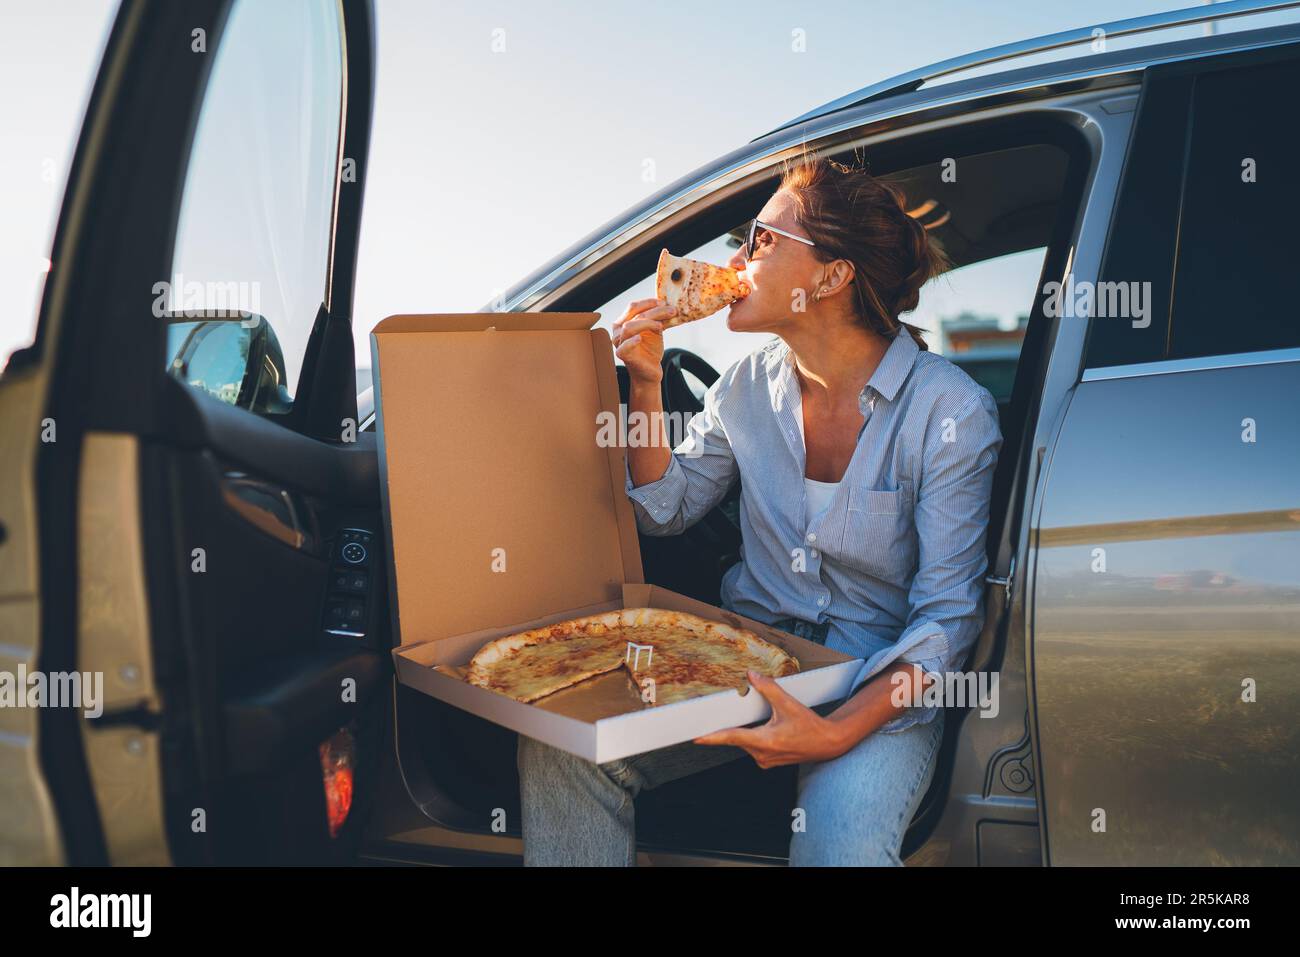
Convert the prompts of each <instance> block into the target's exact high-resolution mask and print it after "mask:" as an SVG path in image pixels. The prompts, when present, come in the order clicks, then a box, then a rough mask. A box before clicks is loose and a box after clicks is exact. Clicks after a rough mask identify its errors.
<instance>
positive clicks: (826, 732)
mask: <svg viewBox="0 0 1300 957" xmlns="http://www.w3.org/2000/svg"><path fill="white" fill-rule="evenodd" d="M904 202H905V197H904V195H903V192H902V190H901V189H899V188H898V187H896V186H894V185H891V184H888V183H885V182H882V181H880V180H877V179H875V178H874V177H872V176H871V175H870V174H868V173H867V172H866V171H865V170H862V169H855V168H849V167H847V166H843V165H841V164H838V163H835V162H832V161H829V160H825V159H816V158H813V157H810V156H804V157H801V158H800V159H799V160H797V161H796V162H795V163H794V164H793V165H791V166H789V167H787V169H786V171H785V175H784V176H783V178H782V181H781V185H780V187H779V188H778V189H777V191H776V193H775V194H774V195H773V196H772V198H771V199H770V200H768V202H767V204H766V205H765V206H764V207H763V209H762V211H761V212H760V213H759V215H758V218H757V220H756V221H755V223H754V225H753V226H752V227H751V230H750V234H749V239H748V241H747V242H746V243H745V245H744V246H743V247H742V248H741V250H740V251H739V252H738V253H737V254H736V256H735V257H733V259H732V260H731V263H730V265H731V266H732V267H733V268H735V269H738V270H740V271H741V272H742V276H743V279H744V281H745V282H746V283H748V285H749V287H750V290H751V292H750V294H749V296H748V297H746V298H745V299H742V300H741V301H739V302H737V303H736V304H734V305H733V306H732V307H731V311H730V314H729V316H728V318H727V327H728V328H729V329H731V330H733V331H735V332H763V333H774V334H775V335H776V337H777V338H776V339H775V340H773V341H772V342H771V343H769V344H768V345H765V346H763V347H762V348H760V349H757V350H755V351H754V352H752V353H751V354H750V355H749V356H747V357H746V358H744V359H742V360H741V361H739V362H737V363H736V364H735V365H733V366H731V368H729V369H728V370H727V371H726V372H725V373H723V375H722V376H721V377H720V378H719V380H718V381H717V382H716V383H714V385H713V386H712V387H710V388H709V390H708V391H707V393H706V394H705V400H704V411H703V412H701V413H700V414H698V415H696V416H695V417H694V418H693V419H692V420H691V422H690V425H689V428H688V430H687V437H686V438H685V440H684V441H683V442H682V443H681V445H679V446H678V448H677V449H676V450H675V451H670V450H669V449H668V448H667V447H666V445H652V446H642V447H638V448H630V449H629V450H628V466H627V472H628V474H627V493H628V496H629V497H630V498H631V500H632V502H633V508H634V511H635V513H636V517H637V524H638V526H639V528H640V529H641V530H642V531H643V532H645V533H646V534H650V535H674V534H679V533H681V532H682V530H683V529H685V528H687V527H688V526H690V525H691V524H692V523H694V522H696V521H698V520H699V519H700V518H701V517H702V516H703V515H704V514H705V513H707V512H708V511H709V510H710V509H711V508H713V507H714V506H715V505H716V504H717V503H718V502H719V501H720V500H721V499H722V497H723V496H724V495H725V494H726V492H727V490H728V488H729V487H730V486H731V484H732V483H733V482H734V481H735V479H736V478H737V477H740V478H742V479H743V483H742V493H741V502H740V525H741V534H742V540H743V545H742V549H741V555H742V559H741V561H740V562H739V563H738V564H736V565H733V566H732V567H731V568H730V569H728V570H727V573H726V575H724V576H723V581H722V593H721V597H722V604H723V605H724V607H726V608H729V609H731V610H733V611H736V612H737V613H739V614H742V615H747V616H749V617H751V618H754V619H756V620H759V621H763V622H766V623H770V624H773V625H775V626H776V627H778V628H782V629H785V630H788V631H791V632H793V633H795V634H798V635H800V636H802V637H805V638H810V639H812V640H814V641H818V642H821V643H824V644H825V645H826V646H827V647H829V648H834V649H836V650H838V651H842V652H846V653H848V654H850V655H853V656H854V657H858V658H862V659H863V660H864V661H865V664H864V666H863V667H862V669H861V672H860V673H859V675H858V676H857V678H856V680H855V681H854V688H853V691H852V692H851V693H850V695H849V696H848V697H847V698H846V699H845V700H844V701H843V702H842V703H841V704H840V705H839V706H838V707H836V708H834V709H833V710H832V709H831V708H822V709H820V710H819V711H814V710H812V709H809V708H807V707H805V706H804V705H802V704H800V703H799V702H797V701H795V700H794V699H793V698H792V697H790V696H789V695H787V694H786V693H785V692H784V691H783V690H782V689H781V688H780V687H779V686H778V685H777V684H776V682H775V681H773V680H771V679H768V678H764V677H762V676H758V675H751V682H752V684H753V686H754V687H755V688H756V689H757V690H758V691H759V692H760V693H762V694H763V695H764V697H766V698H767V700H768V701H769V702H770V704H771V706H772V712H773V713H772V718H771V720H770V721H768V722H767V723H766V724H764V725H762V726H760V727H757V728H736V729H731V730H728V731H720V732H717V733H714V734H709V735H706V736H704V737H702V738H699V739H697V740H696V741H695V742H686V743H684V744H681V745H677V746H674V747H671V748H664V749H662V750H659V751H652V752H649V753H646V754H642V755H637V756H635V757H632V758H628V759H624V760H620V761H613V762H609V763H606V764H602V765H596V764H592V763H591V762H588V761H585V760H583V759H581V758H577V757H574V756H572V755H569V754H567V753H565V752H562V751H559V750H557V749H554V748H551V747H548V746H547V745H543V744H540V743H538V742H537V741H534V740H532V739H529V738H522V737H521V738H520V742H519V753H518V762H519V772H520V790H521V798H522V804H523V835H524V859H525V863H527V864H627V865H630V864H634V863H635V861H636V837H635V824H634V807H633V798H634V797H635V796H636V794H637V793H638V792H639V791H640V790H641V789H642V788H647V787H655V786H657V785H659V784H661V783H663V782H665V781H670V780H673V779H674V778H677V777H681V776H682V775H685V774H689V773H692V772H693V771H697V770H701V769H703V768H707V767H711V766H714V765H717V764H720V763H722V762H725V761H728V760H732V759H733V758H736V757H741V756H743V755H745V754H746V753H748V754H749V755H750V756H751V757H752V758H753V759H754V760H755V761H756V762H757V763H758V764H759V765H760V766H761V767H764V768H770V767H776V766H778V765H784V764H798V765H799V790H798V802H797V805H796V806H797V808H798V809H801V810H802V812H803V813H802V814H798V813H795V814H794V815H793V816H792V818H791V820H792V821H793V822H794V826H793V828H792V831H793V833H792V837H791V842H790V861H791V863H792V864H894V865H897V864H900V863H901V861H900V859H899V848H900V845H901V844H902V840H903V835H904V833H905V831H906V828H907V825H908V823H909V822H910V821H911V819H912V816H913V814H914V813H915V810H916V807H917V805H918V804H919V803H920V800H921V798H922V796H923V795H924V794H925V789H926V787H927V786H928V785H929V783H930V780H931V778H932V777H933V775H934V768H935V761H936V759H937V754H938V747H939V742H940V740H941V737H942V734H943V711H942V710H941V709H939V708H932V707H924V706H922V705H921V704H919V703H917V702H920V701H921V700H922V691H923V688H924V684H923V682H924V681H926V680H928V679H926V678H925V677H924V676H925V675H926V674H927V673H943V672H949V671H956V670H958V669H960V668H961V667H962V664H963V662H964V659H965V656H966V654H967V652H968V651H969V650H970V648H971V646H972V644H973V643H974V641H975V638H976V636H977V635H978V633H979V630H980V627H981V624H982V612H981V603H982V597H983V577H984V571H985V566H986V558H985V550H984V543H985V534H986V530H987V526H988V511H989V496H990V492H991V487H992V479H993V469H994V465H995V463H996V460H997V453H998V448H999V446H1000V445H1001V442H1002V438H1001V435H1000V432H999V429H998V417H997V406H996V405H995V404H994V401H993V397H992V396H991V395H990V394H989V393H988V391H987V390H986V389H983V388H982V387H980V386H979V385H977V384H976V383H975V382H974V381H973V380H972V379H971V378H970V377H969V376H967V375H966V374H965V373H964V372H962V371H961V370H960V369H958V368H957V367H956V366H954V365H953V364H952V363H950V362H948V361H947V360H946V359H943V358H942V357H940V356H937V355H934V354H933V353H930V352H928V351H927V350H926V345H925V342H924V341H923V340H922V338H921V335H920V333H919V331H918V330H916V329H915V328H913V327H911V326H908V325H906V324H905V323H902V322H900V320H899V318H898V317H899V314H900V313H905V312H908V311H910V310H912V309H914V308H916V305H917V300H918V297H919V292H920V289H921V287H922V286H923V285H924V284H925V282H926V281H927V280H928V279H930V278H931V276H933V275H935V274H937V273H938V272H939V271H941V270H942V268H943V267H944V265H945V263H944V260H943V256H942V253H941V252H940V251H939V250H938V249H937V247H936V246H935V245H934V244H933V243H932V242H931V241H930V239H929V237H928V235H927V233H926V231H925V229H924V228H923V227H922V226H921V225H920V224H919V223H918V222H917V221H916V220H915V219H913V218H912V217H910V216H908V215H907V213H906V210H905V206H904ZM671 315H672V309H671V308H670V307H668V306H667V305H665V304H664V303H662V302H659V301H656V300H653V299H650V300H643V301H640V302H635V303H633V304H632V305H630V306H629V307H628V309H627V311H626V313H624V315H623V317H622V319H621V320H620V321H619V322H618V323H616V324H615V326H614V344H615V348H616V351H617V354H618V357H619V358H620V359H622V360H623V362H624V364H625V365H626V366H627V370H628V374H629V376H630V383H631V386H630V395H629V400H628V405H629V412H634V411H639V412H644V413H659V412H662V405H661V397H660V376H661V369H660V359H661V357H662V354H663V338H662V335H661V332H662V329H663V322H664V320H665V319H667V318H668V317H669V316H671ZM651 421H658V419H655V418H652V419H651Z"/></svg>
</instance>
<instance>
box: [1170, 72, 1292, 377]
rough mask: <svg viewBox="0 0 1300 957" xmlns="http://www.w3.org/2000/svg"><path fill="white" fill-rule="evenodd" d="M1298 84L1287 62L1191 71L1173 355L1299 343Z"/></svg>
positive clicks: (1172, 337) (1252, 349)
mask: <svg viewBox="0 0 1300 957" xmlns="http://www.w3.org/2000/svg"><path fill="white" fill-rule="evenodd" d="M1296 90H1300V62H1295V61H1293V62H1289V63H1276V64H1270V65H1267V66H1259V67H1253V68H1250V69H1242V70H1231V71H1224V72H1219V73H1206V74H1203V75H1201V76H1199V77H1197V79H1196V86H1195V89H1194V91H1193V105H1192V129H1191V137H1190V141H1189V144H1190V145H1189V150H1188V168H1187V176H1186V183H1185V186H1184V192H1183V197H1184V198H1183V210H1182V228H1181V233H1180V236H1179V242H1178V265H1177V268H1176V271H1175V276H1174V305H1173V321H1172V328H1171V334H1170V348H1169V355H1170V357H1171V358H1184V357H1192V356H1206V355H1222V354H1228V353H1234V352H1252V351H1257V350H1263V349H1278V348H1293V347H1297V346H1300V312H1297V310H1296V307H1295V284H1294V278H1293V277H1294V275H1295V270H1296V257H1297V252H1298V251H1300V250H1298V249H1297V244H1296V240H1295V233H1294V229H1295V223H1294V220H1295V217H1296V214H1297V213H1298V212H1300V176H1298V175H1297V170H1296V166H1295V162H1296V157H1297V156H1300V127H1298V126H1297V124H1296V123H1295V118H1294V114H1293V113H1292V112H1291V111H1290V110H1289V108H1288V107H1287V106H1286V104H1289V103H1291V102H1292V99H1293V97H1294V95H1295V92H1296Z"/></svg>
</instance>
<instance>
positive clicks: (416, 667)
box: [371, 313, 861, 762]
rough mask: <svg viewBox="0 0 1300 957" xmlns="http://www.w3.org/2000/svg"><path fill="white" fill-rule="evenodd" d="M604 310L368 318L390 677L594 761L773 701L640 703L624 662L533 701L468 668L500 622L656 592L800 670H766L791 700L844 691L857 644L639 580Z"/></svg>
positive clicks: (569, 612) (646, 747) (725, 697)
mask: <svg viewBox="0 0 1300 957" xmlns="http://www.w3.org/2000/svg"><path fill="white" fill-rule="evenodd" d="M599 318H600V317H599V316H598V315H597V314H595V313H506V314H501V313H472V314H463V315H427V316H393V317H390V318H388V319H385V320H384V321H383V322H381V323H380V324H379V325H378V326H376V327H375V329H374V331H373V332H372V333H371V352H372V359H373V370H374V377H375V395H376V407H377V410H378V430H379V462H380V481H381V490H382V495H383V506H384V519H385V522H386V523H387V526H388V542H389V552H388V560H389V566H390V567H389V572H390V574H389V582H390V588H391V602H390V605H391V608H392V613H393V630H394V635H395V636H396V637H397V639H398V647H396V648H394V649H393V661H394V664H395V666H396V671H397V680H398V681H399V682H401V683H402V684H404V685H406V686H408V687H411V688H414V689H416V690H418V691H421V692H423V693H425V694H428V695H431V696H433V697H435V698H438V699H440V700H442V701H446V702H448V703H449V704H452V705H455V706H456V707H458V708H462V709H464V710H466V711H469V712H471V713H473V714H476V715H478V716H480V717H482V718H485V719H487V720H489V721H492V722H495V723H496V724H499V725H503V726H505V727H507V728H511V729H513V730H515V731H518V732H519V733H521V734H525V735H528V736H530V737H532V738H536V739H537V740H539V741H543V742H545V743H547V744H550V745H553V746H555V747H558V748H562V749H563V750H565V751H569V752H571V753H572V754H576V755H578V756H580V757H583V758H586V759H588V760H590V761H597V762H603V761H611V760H614V759H616V758H621V757H627V756H628V755H633V754H639V753H641V752H645V751H651V750H654V749H656V748H661V747H666V746H667V745H671V744H676V743H679V742H682V741H689V740H691V739H692V738H695V737H698V736H700V735H702V734H707V733H708V732H710V731H716V730H719V729H721V728H730V727H736V726H739V725H746V724H752V723H754V722H756V721H760V720H762V719H764V718H766V717H767V716H768V714H769V713H770V709H769V707H768V704H767V702H766V700H765V699H764V698H763V697H762V695H760V694H758V693H757V692H756V691H753V690H752V689H750V688H748V687H746V688H745V689H744V691H745V693H744V694H741V693H740V692H738V691H735V690H728V691H723V692H718V693H715V694H709V695H704V696H702V697H698V698H692V699H689V700H685V701H679V702H676V703H672V704H660V705H655V706H647V705H646V704H644V703H643V702H642V701H641V700H640V697H639V696H638V695H637V694H636V691H635V688H634V687H633V686H632V684H631V682H630V681H628V679H627V677H626V673H625V672H623V671H622V670H619V671H615V672H612V673H610V674H606V675H603V676H601V677H597V678H593V679H590V680H588V681H585V682H583V683H581V684H579V685H575V686H573V687H571V688H567V689H565V690H563V691H559V692H556V693H555V694H552V695H549V696H547V697H545V698H542V699H540V700H538V701H536V702H534V703H532V704H524V703H522V702H519V701H516V700H514V699H513V698H510V697H507V696H506V695H503V694H498V693H497V692H495V691H490V690H487V689H485V688H479V687H476V686H474V685H470V684H468V683H467V682H466V681H464V680H462V676H463V673H464V672H463V670H462V669H463V668H464V666H465V665H466V664H468V662H469V660H470V658H471V657H473V655H474V653H475V652H476V651H478V649H479V648H480V647H482V646H483V645H484V644H485V643H486V642H488V641H490V640H491V639H493V638H498V637H501V636H503V635H509V634H513V633H515V632H518V631H524V630H527V629H530V628H535V627H539V626H541V625H546V624H551V623H553V622H558V621H565V620H567V619H570V618H577V617H580V616H583V615H590V614H596V613H599V612H604V611H610V610H614V609H619V608H639V607H650V608H661V609H667V610H672V611H684V612H689V613H691V614H694V615H698V616H700V617H701V618H706V619H709V620H711V621H718V622H724V623H726V624H730V625H732V626H733V627H740V628H747V629H749V630H751V631H753V632H754V633H755V634H757V635H758V636H759V637H761V638H763V639H765V640H767V641H770V642H772V643H773V644H775V645H778V646H779V647H781V648H783V649H784V650H786V651H787V652H789V653H790V654H791V655H793V656H794V657H795V658H796V659H798V661H799V665H800V672H799V674H795V675H789V676H787V677H783V678H779V679H777V680H778V681H779V682H780V684H781V685H782V686H783V687H784V688H785V689H786V690H787V691H788V692H789V693H790V694H792V695H793V696H794V697H796V698H797V699H799V700H800V701H802V702H803V703H804V704H807V705H809V706H815V705H819V704H823V703H826V702H830V701H835V700H837V699H839V698H842V697H844V696H845V695H846V694H847V693H848V692H849V690H850V685H851V682H852V680H853V678H854V676H855V675H856V674H857V672H858V670H859V667H860V665H861V661H860V660H858V659H854V658H850V657H849V656H847V655H844V654H841V653H839V652H836V651H832V650H829V649H827V648H824V647H822V646H820V645H818V644H816V643H814V642H811V641H806V640H804V639H802V638H799V637H797V636H795V635H791V634H788V633H786V632H783V631H779V630H777V629H775V628H771V627H769V626H767V625H764V624H762V623H761V622H757V621H754V620H752V619H749V618H745V617H742V616H740V615H736V614H734V613H732V612H729V611H726V610H724V609H721V608H715V607H713V606H712V605H708V604H705V603H703V602H699V601H695V600H693V599H691V598H688V597H686V596H684V595H680V594H677V593H675V592H672V591H668V590H666V589H663V588H659V587H657V586H654V585H647V584H645V583H644V580H643V577H642V571H641V556H640V549H639V546H638V542H637V529H636V519H635V515H634V513H633V510H632V503H631V502H630V501H629V500H628V498H627V494H626V491H625V481H624V469H625V466H624V454H625V449H624V447H623V443H622V442H620V441H615V442H608V441H605V440H604V438H602V436H604V437H608V436H609V435H610V434H611V433H610V431H609V430H608V429H606V430H605V431H604V432H602V431H601V426H602V424H604V423H606V422H607V421H609V420H608V418H607V417H608V416H613V417H614V419H613V421H616V422H617V421H619V420H620V417H619V409H618V406H619V395H618V380H617V378H616V376H615V371H614V355H613V350H612V348H611V344H610V338H609V334H608V332H606V331H605V330H604V329H593V328H592V325H593V323H595V322H596V321H597V320H598V319H599ZM602 413H604V414H605V415H606V418H602V417H601V416H602ZM616 431H617V430H616ZM615 434H616V433H615Z"/></svg>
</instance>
